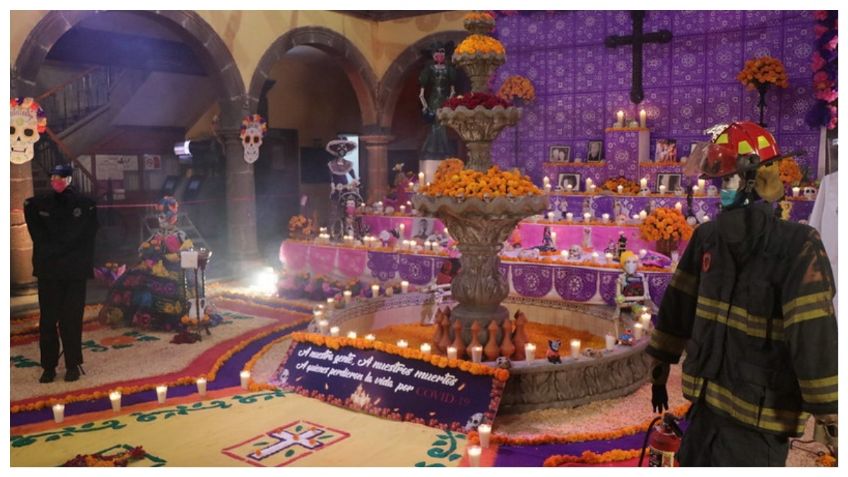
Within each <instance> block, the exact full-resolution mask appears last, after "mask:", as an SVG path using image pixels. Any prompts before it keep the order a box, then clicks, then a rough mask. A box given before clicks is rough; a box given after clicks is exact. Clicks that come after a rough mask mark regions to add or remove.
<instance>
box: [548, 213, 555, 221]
mask: <svg viewBox="0 0 848 477" xmlns="http://www.w3.org/2000/svg"><path fill="white" fill-rule="evenodd" d="M548 220H550V221H551V222H553V220H554V213H553V212H548Z"/></svg>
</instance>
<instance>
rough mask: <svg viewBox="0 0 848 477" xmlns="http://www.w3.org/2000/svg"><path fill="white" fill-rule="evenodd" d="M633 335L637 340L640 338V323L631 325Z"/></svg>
mask: <svg viewBox="0 0 848 477" xmlns="http://www.w3.org/2000/svg"><path fill="white" fill-rule="evenodd" d="M633 337H634V338H636V339H637V340H641V339H642V323H636V324H635V325H633Z"/></svg>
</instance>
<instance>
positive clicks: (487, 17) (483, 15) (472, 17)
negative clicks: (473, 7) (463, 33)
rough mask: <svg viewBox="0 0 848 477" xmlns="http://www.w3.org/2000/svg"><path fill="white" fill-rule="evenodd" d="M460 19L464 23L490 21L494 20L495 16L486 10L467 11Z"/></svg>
mask: <svg viewBox="0 0 848 477" xmlns="http://www.w3.org/2000/svg"><path fill="white" fill-rule="evenodd" d="M462 20H463V22H466V23H491V22H494V21H495V17H493V16H492V14H491V13H488V12H468V13H466V14H465V16H464V17H462Z"/></svg>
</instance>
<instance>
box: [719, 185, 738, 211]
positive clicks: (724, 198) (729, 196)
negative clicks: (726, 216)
mask: <svg viewBox="0 0 848 477" xmlns="http://www.w3.org/2000/svg"><path fill="white" fill-rule="evenodd" d="M737 192H738V191H736V190H729V189H722V190H721V192H720V194H719V196H720V197H721V205H723V206H724V207H729V206H730V205H731V204H733V203H734V202H736V193H737Z"/></svg>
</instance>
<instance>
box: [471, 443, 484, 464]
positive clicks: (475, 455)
mask: <svg viewBox="0 0 848 477" xmlns="http://www.w3.org/2000/svg"><path fill="white" fill-rule="evenodd" d="M481 452H483V450H482V449H481V448H480V446H471V447H469V448H468V462H469V464H470V465H471V467H480V453H481Z"/></svg>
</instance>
